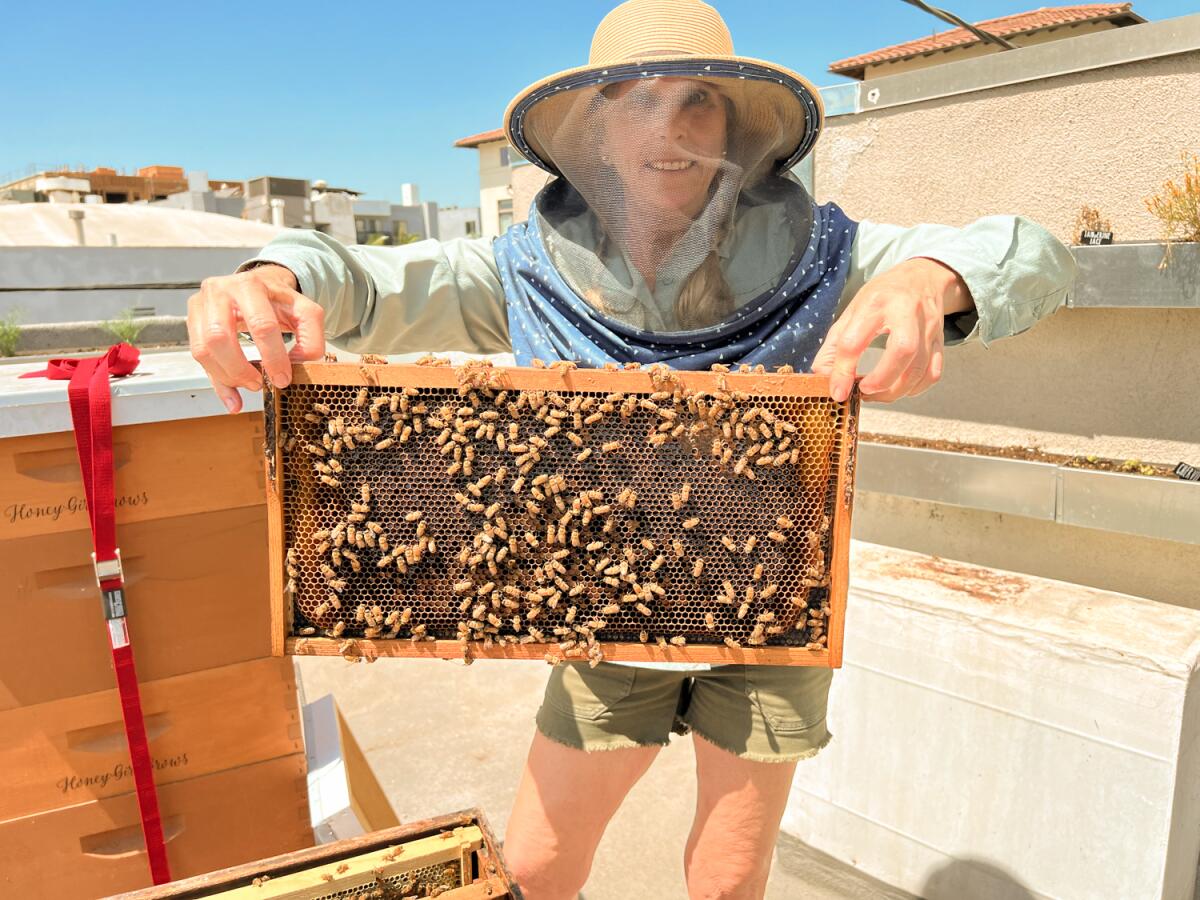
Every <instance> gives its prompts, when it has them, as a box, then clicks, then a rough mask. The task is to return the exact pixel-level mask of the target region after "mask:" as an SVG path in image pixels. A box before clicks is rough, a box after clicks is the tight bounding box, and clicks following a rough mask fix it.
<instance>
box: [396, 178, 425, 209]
mask: <svg viewBox="0 0 1200 900" xmlns="http://www.w3.org/2000/svg"><path fill="white" fill-rule="evenodd" d="M420 202H421V192H420V190H418V188H417V186H416V185H415V184H413V183H412V182H411V181H408V182H405V183H404V184H402V185H400V205H401V206H417V205H418V204H419V203H420Z"/></svg>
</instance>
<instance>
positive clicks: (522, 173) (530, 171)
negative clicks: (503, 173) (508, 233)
mask: <svg viewBox="0 0 1200 900" xmlns="http://www.w3.org/2000/svg"><path fill="white" fill-rule="evenodd" d="M549 180H550V174H549V173H548V172H547V171H546V170H545V169H539V168H538V167H537V166H535V165H528V166H518V167H517V168H515V169H513V172H512V189H513V193H512V199H513V221H514V222H524V221H525V220H526V219H527V218H529V205H530V204H531V203H533V198H534V197H535V196H537V192H538V191H540V190H541V189H542V188H543V187H544V186H545V184H546V182H547V181H549Z"/></svg>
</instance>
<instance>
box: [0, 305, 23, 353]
mask: <svg viewBox="0 0 1200 900" xmlns="http://www.w3.org/2000/svg"><path fill="white" fill-rule="evenodd" d="M20 321H21V313H20V312H19V311H17V310H13V311H12V312H10V313H9V314H8V315H6V316H0V356H16V355H17V345H18V344H19V343H20V342H21V325H20Z"/></svg>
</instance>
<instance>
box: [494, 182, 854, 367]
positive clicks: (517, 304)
mask: <svg viewBox="0 0 1200 900" xmlns="http://www.w3.org/2000/svg"><path fill="white" fill-rule="evenodd" d="M857 227H858V226H857V223H855V222H853V221H851V220H850V219H849V218H848V217H847V216H846V214H845V213H843V212H842V210H841V209H840V208H838V206H837V205H835V204H833V203H827V204H825V205H823V206H816V205H815V204H814V207H813V227H812V232H811V237H810V239H809V243H808V247H807V248H805V251H804V253H803V254H801V256H800V260H799V262H798V263H797V264H796V266H795V267H794V268H793V269H792V271H791V273H790V274H789V275H788V276H787V277H786V278H784V279H783V281H782V282H781V283H780V284H779V286H778V287H776V288H775V289H774V290H772V291H770V292H768V293H765V294H763V295H761V296H759V297H757V298H755V299H753V300H751V301H749V302H748V303H745V304H743V305H742V306H741V307H739V308H738V309H737V310H736V311H735V312H734V313H733V314H732V315H731V316H729V317H728V318H727V319H725V321H723V322H720V323H718V324H716V325H713V326H710V327H708V328H702V329H699V330H695V331H685V332H678V333H669V334H661V333H656V332H649V331H642V330H641V329H637V328H632V327H630V326H628V325H625V324H623V323H621V322H620V321H618V320H616V319H613V318H612V317H611V316H606V315H604V314H603V313H601V312H600V311H599V310H597V309H596V308H595V307H593V306H592V305H591V304H589V303H588V302H587V301H586V300H584V299H583V298H582V297H579V296H578V295H577V294H576V293H575V292H574V291H573V290H571V288H570V287H569V286H568V285H567V283H566V281H564V279H563V278H562V276H560V275H559V273H558V271H557V270H556V269H555V268H554V264H553V263H552V262H551V260H550V256H549V254H548V253H547V252H546V246H545V242H544V241H543V238H542V234H541V225H540V221H539V216H537V215H535V214H533V213H531V215H530V218H529V220H528V221H527V222H522V223H520V224H517V225H513V226H512V227H511V228H509V230H508V231H507V232H506V233H505V234H504V235H503V236H502V237H500V238H498V239H497V240H496V241H495V243H494V245H493V247H494V251H495V254H496V264H497V266H498V267H499V269H500V281H501V284H502V285H503V286H504V294H505V298H506V300H507V304H508V330H509V337H510V339H511V341H512V346H513V353H514V354H515V355H516V359H517V363H518V365H522V366H527V365H529V364H530V362H531V361H532V360H533V359H534V358H535V357H536V358H538V359H542V360H546V361H547V362H551V361H554V360H573V361H575V362H578V363H579V364H580V365H581V366H584V367H586V368H596V369H598V368H601V367H602V366H603V365H604V364H605V363H607V362H616V363H627V362H637V363H641V364H643V365H648V364H650V363H656V362H661V363H666V364H667V365H668V366H670V367H671V368H674V369H693V370H700V369H708V368H709V367H710V366H712V365H713V364H714V363H724V364H726V365H737V364H740V363H748V364H750V365H756V364H758V363H762V364H763V365H765V366H768V367H775V366H781V365H785V364H786V365H791V366H794V367H795V368H796V370H797V371H799V372H808V371H810V370H811V368H812V361H813V358H814V357H815V356H816V353H817V350H818V349H819V348H820V346H821V343H822V342H823V341H824V338H825V335H826V334H827V333H828V331H829V326H830V325H832V324H833V315H834V312H835V310H836V309H837V305H838V301H839V299H840V298H841V296H842V289H843V288H844V287H845V285H846V276H847V274H848V272H849V269H850V248H851V246H852V245H853V243H854V234H855V231H856V230H857Z"/></svg>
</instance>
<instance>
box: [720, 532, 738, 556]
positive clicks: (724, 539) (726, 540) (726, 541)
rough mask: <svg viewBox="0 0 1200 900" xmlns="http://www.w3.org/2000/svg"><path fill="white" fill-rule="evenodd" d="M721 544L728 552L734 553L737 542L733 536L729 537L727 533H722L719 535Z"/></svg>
mask: <svg viewBox="0 0 1200 900" xmlns="http://www.w3.org/2000/svg"><path fill="white" fill-rule="evenodd" d="M721 544H722V545H723V546H724V547H725V549H726V550H728V551H729V552H730V553H736V552H737V544H736V543H735V542H734V540H733V538H731V537H730V536H729V535H727V534H723V535H721Z"/></svg>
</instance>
